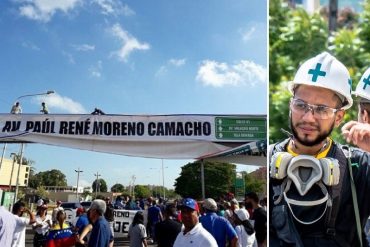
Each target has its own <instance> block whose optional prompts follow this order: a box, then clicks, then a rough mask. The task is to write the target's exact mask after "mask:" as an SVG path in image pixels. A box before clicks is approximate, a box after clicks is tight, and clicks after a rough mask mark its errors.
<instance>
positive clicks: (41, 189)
mask: <svg viewBox="0 0 370 247" xmlns="http://www.w3.org/2000/svg"><path fill="white" fill-rule="evenodd" d="M36 195H37V196H39V197H40V198H47V197H48V196H49V193H48V192H47V191H46V190H45V188H44V187H43V186H39V187H37V190H36Z"/></svg>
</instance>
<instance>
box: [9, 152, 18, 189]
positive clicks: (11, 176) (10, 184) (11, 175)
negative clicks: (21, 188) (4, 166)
mask: <svg viewBox="0 0 370 247" xmlns="http://www.w3.org/2000/svg"><path fill="white" fill-rule="evenodd" d="M10 156H13V165H12V172H11V173H10V181H9V192H10V191H12V180H13V172H14V164H15V161H16V159H17V154H16V153H11V154H10Z"/></svg>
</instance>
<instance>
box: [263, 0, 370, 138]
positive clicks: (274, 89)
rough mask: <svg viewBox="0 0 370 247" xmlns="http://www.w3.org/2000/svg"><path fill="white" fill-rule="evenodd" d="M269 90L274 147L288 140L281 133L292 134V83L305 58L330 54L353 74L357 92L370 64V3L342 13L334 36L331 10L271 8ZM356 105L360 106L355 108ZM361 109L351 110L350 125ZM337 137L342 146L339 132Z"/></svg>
mask: <svg viewBox="0 0 370 247" xmlns="http://www.w3.org/2000/svg"><path fill="white" fill-rule="evenodd" d="M269 13H270V17H269V56H270V59H269V79H270V82H269V86H270V99H271V100H270V108H269V119H270V120H269V121H270V129H269V130H270V136H269V141H270V143H275V142H277V141H280V140H283V139H284V138H286V137H287V136H286V134H284V133H283V132H282V131H281V129H282V128H283V129H285V130H288V131H290V130H289V99H290V97H291V95H290V93H289V92H288V90H287V85H288V82H289V81H291V80H293V78H294V74H295V72H296V71H297V70H298V68H299V65H300V64H302V63H303V62H304V61H305V60H307V59H309V58H311V57H313V56H315V55H317V54H319V53H321V52H323V51H328V52H330V53H331V54H332V55H334V56H335V57H337V58H338V59H339V60H340V61H341V62H342V63H343V64H344V65H345V66H346V67H347V68H348V70H349V72H350V74H351V78H352V81H353V85H352V90H354V89H355V88H356V85H357V83H358V81H359V79H360V77H361V75H362V73H364V72H365V70H366V69H367V68H368V67H369V66H370V1H364V4H363V11H362V12H361V13H360V14H358V13H356V12H355V11H354V10H353V9H351V8H348V7H345V8H343V9H340V10H339V13H338V19H337V30H336V31H333V32H331V33H329V30H328V11H327V8H323V9H321V11H319V12H317V13H315V14H312V15H310V14H308V13H307V12H306V11H305V10H304V9H303V8H300V7H297V8H293V7H291V6H290V5H289V4H288V2H287V1H284V0H271V1H270V4H269ZM354 106H356V104H354ZM356 111H357V110H356V107H352V108H351V110H349V111H347V114H346V116H345V120H344V121H345V122H347V121H349V120H350V119H357V114H356ZM333 138H334V140H336V141H339V142H342V141H343V140H342V139H341V136H340V134H339V132H338V130H335V131H334V132H333Z"/></svg>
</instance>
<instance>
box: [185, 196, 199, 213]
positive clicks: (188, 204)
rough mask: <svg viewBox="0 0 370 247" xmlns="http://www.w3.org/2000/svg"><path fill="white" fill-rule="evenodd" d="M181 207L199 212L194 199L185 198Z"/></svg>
mask: <svg viewBox="0 0 370 247" xmlns="http://www.w3.org/2000/svg"><path fill="white" fill-rule="evenodd" d="M181 207H182V208H183V207H187V208H190V209H193V210H195V211H199V208H198V204H197V202H196V201H195V200H194V199H192V198H185V199H183V200H182V203H181Z"/></svg>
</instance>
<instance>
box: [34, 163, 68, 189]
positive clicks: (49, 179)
mask: <svg viewBox="0 0 370 247" xmlns="http://www.w3.org/2000/svg"><path fill="white" fill-rule="evenodd" d="M34 173H35V171H34V169H32V168H31V171H30V177H29V182H28V186H29V187H31V188H37V187H39V186H67V178H66V176H65V175H64V173H62V172H61V171H60V170H56V169H53V170H49V171H44V172H39V173H37V174H34Z"/></svg>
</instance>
